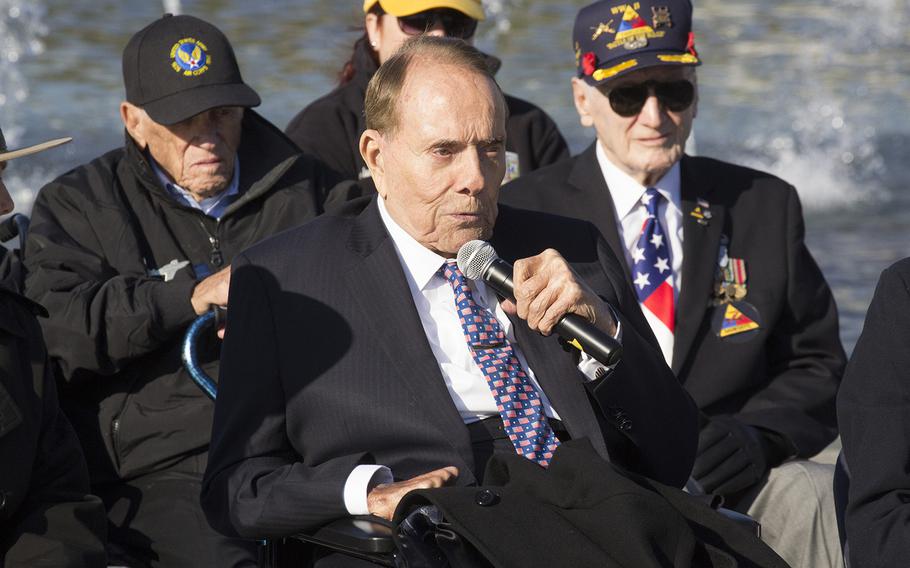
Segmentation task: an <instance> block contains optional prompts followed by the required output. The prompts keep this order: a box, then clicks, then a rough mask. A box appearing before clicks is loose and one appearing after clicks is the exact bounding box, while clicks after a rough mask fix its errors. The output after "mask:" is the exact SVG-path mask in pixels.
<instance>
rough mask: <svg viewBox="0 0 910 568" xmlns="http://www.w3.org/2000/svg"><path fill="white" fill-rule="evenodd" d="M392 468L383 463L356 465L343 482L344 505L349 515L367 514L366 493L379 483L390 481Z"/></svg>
mask: <svg viewBox="0 0 910 568" xmlns="http://www.w3.org/2000/svg"><path fill="white" fill-rule="evenodd" d="M392 481H394V478H393V477H392V470H390V469H389V468H387V467H386V466H384V465H358V466H357V467H355V468H354V471H352V472H351V473H350V474H349V475H348V479H347V481H345V482H344V507H345V509H347V510H348V513H350V514H351V515H369V514H370V509H369V506H368V505H367V494H368V493H369V492H370V488H371V487H374V486H376V485H378V484H380V483H392Z"/></svg>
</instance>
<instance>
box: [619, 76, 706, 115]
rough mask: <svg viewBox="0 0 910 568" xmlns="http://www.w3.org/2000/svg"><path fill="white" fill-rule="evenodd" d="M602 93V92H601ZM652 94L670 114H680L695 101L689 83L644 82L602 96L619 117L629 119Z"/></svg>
mask: <svg viewBox="0 0 910 568" xmlns="http://www.w3.org/2000/svg"><path fill="white" fill-rule="evenodd" d="M602 92H603V91H602ZM651 93H654V96H655V97H657V100H658V101H659V102H660V105H661V106H662V107H663V108H665V109H667V110H669V111H671V112H682V111H684V110H686V109H687V108H689V107H690V106H692V103H693V102H694V101H695V85H693V84H692V82H691V81H687V80H685V79H680V80H679V81H666V82H664V81H645V82H644V83H639V84H637V85H624V86H622V87H616V88H613V89H610V90H609V91H607V92H605V93H604V94H605V95H607V98H608V99H610V107H612V108H613V112H615V113H616V114H618V115H619V116H624V117H630V116H635V115H637V114H638V113H640V112H641V109H642V107H644V106H645V101H647V100H648V97H650V96H651Z"/></svg>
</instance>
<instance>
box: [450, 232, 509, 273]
mask: <svg viewBox="0 0 910 568" xmlns="http://www.w3.org/2000/svg"><path fill="white" fill-rule="evenodd" d="M497 258H499V255H497V254H496V249H494V248H493V245H491V244H490V243H488V242H486V241H479V240H475V241H468V242H466V243H465V244H463V245H461V248H460V249H458V258H457V259H456V262H457V263H458V270H461V273H462V274H464V275H465V278H468V279H470V280H481V279H482V278H483V274H484V272H486V270H487V268H489V266H490V264H491V263H492V262H493V261H494V260H496V259H497Z"/></svg>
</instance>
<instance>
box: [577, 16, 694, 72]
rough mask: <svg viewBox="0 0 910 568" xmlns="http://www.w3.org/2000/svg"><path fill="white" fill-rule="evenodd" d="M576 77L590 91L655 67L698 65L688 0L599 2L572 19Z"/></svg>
mask: <svg viewBox="0 0 910 568" xmlns="http://www.w3.org/2000/svg"><path fill="white" fill-rule="evenodd" d="M572 39H573V44H574V48H575V65H576V67H577V71H578V77H579V78H581V79H584V80H585V81H586V82H587V83H588V84H590V85H600V84H602V83H604V82H605V81H609V80H610V79H614V78H616V77H620V76H622V75H624V74H626V73H629V72H630V71H634V70H636V69H644V68H645V67H654V66H656V65H701V60H700V59H699V57H698V53H697V52H696V51H695V34H694V33H693V32H692V3H691V2H690V1H689V0H640V1H638V2H626V1H620V0H600V1H599V2H594V3H593V4H589V5H588V6H585V7H584V8H582V9H581V10H580V11H579V12H578V16H576V17H575V29H574V31H573V33H572Z"/></svg>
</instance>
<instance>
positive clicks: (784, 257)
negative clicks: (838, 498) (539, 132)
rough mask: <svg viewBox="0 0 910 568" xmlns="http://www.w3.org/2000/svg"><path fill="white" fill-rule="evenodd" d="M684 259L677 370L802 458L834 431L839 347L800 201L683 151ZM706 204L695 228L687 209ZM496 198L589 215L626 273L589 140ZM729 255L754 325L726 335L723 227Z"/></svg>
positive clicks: (715, 406)
mask: <svg viewBox="0 0 910 568" xmlns="http://www.w3.org/2000/svg"><path fill="white" fill-rule="evenodd" d="M681 197H682V214H683V236H684V238H683V265H682V272H683V274H682V288H681V289H680V294H679V299H678V302H677V306H676V336H675V341H674V347H673V364H672V368H673V371H674V372H675V373H676V374H677V376H678V377H679V379H680V381H681V382H682V383H683V384H684V386H685V387H686V390H688V391H689V393H690V394H691V395H692V398H694V399H695V402H696V403H697V404H698V406H699V408H700V409H701V410H702V411H704V412H705V413H707V414H708V415H709V416H714V415H720V414H732V415H734V416H735V417H736V418H738V419H740V420H742V421H743V422H745V423H747V424H750V425H753V426H758V427H761V428H765V429H767V430H771V431H773V432H778V433H780V434H782V435H784V436H785V437H786V438H787V439H789V442H791V443H792V444H793V446H794V448H791V449H795V450H796V453H797V455H799V456H803V457H807V456H811V455H813V454H815V453H817V452H818V451H819V450H821V449H822V448H824V447H825V446H826V445H827V444H828V443H829V442H831V440H833V439H834V437H835V436H836V434H837V422H836V418H835V409H834V397H835V394H836V392H837V386H838V383H839V381H840V377H841V374H842V372H843V367H844V362H845V359H846V357H845V355H844V351H843V348H842V347H841V343H840V338H839V336H838V324H837V309H836V307H835V305H834V298H833V296H832V295H831V291H830V290H829V288H828V285H827V283H826V282H825V279H824V277H823V276H822V274H821V271H820V270H819V268H818V266H817V265H816V264H815V261H814V260H813V259H812V255H810V254H809V251H808V249H807V248H806V246H805V244H804V242H803V236H804V232H805V230H804V226H803V217H802V210H801V207H800V203H799V198H798V196H797V194H796V191H795V190H794V189H793V187H792V186H790V185H788V184H786V183H785V182H783V181H781V180H780V179H778V178H776V177H774V176H771V175H769V174H766V173H762V172H758V171H755V170H750V169H747V168H743V167H739V166H735V165H732V164H727V163H724V162H720V161H718V160H713V159H710V158H696V157H689V156H686V157H684V158H683V160H682V192H681ZM699 198H701V199H703V200H705V201H707V202H708V203H709V204H710V210H711V214H712V218H711V219H710V220H709V222H708V224H707V225H701V224H699V223H698V222H697V220H696V218H695V217H693V216H692V215H691V212H692V211H693V210H694V208H695V207H696V206H697V204H698V203H697V199H699ZM500 202H501V203H507V204H509V205H513V206H516V207H524V208H527V209H534V210H541V211H547V212H550V213H555V214H558V215H566V216H569V217H576V218H579V219H585V220H588V221H591V222H592V223H594V224H595V225H596V226H597V228H598V229H600V232H601V233H602V234H603V235H604V237H605V238H606V240H607V242H608V243H609V244H610V247H611V248H612V249H613V251H614V253H615V254H616V256H617V257H618V258H621V259H623V263H622V264H623V267H624V270H625V271H626V277H627V278H629V279H630V280H631V275H630V274H629V271H628V265H627V264H626V262H625V257H624V256H623V255H624V252H623V245H622V244H621V242H620V238H619V232H618V230H617V228H616V214H615V211H614V207H613V200H612V198H611V197H610V194H609V189H608V188H607V185H606V181H605V180H604V177H603V174H602V172H601V169H600V166H599V164H598V162H597V157H596V154H595V146H594V145H592V146H591V147H590V148H588V150H586V151H585V152H584V153H582V154H580V155H579V156H576V157H575V158H573V159H571V160H569V161H566V162H562V163H560V164H556V165H555V166H551V167H549V168H545V169H542V170H539V171H537V172H533V173H531V174H529V175H527V176H523V177H521V178H519V179H518V180H516V181H514V182H512V183H510V184H508V185H506V186H505V187H503V191H502V194H501V197H500ZM722 234H724V235H726V236H727V237H728V238H729V240H730V243H729V255H730V256H731V257H733V258H742V259H745V261H746V268H747V273H748V295H747V296H746V298H745V300H746V301H747V302H749V303H751V304H752V305H754V306H755V307H756V308H757V309H758V312H759V314H760V320H761V321H760V324H761V329H760V330H759V331H758V332H757V333H753V334H751V337H749V338H748V341H745V342H740V341H739V340H740V339H746V336H740V337H736V336H734V338H735V339H736V341H733V340H730V339H721V338H720V337H719V336H718V335H717V333H716V332H714V331H712V330H711V323H712V318H714V317H716V316H717V314H716V310H717V309H718V308H715V307H713V306H712V305H711V297H712V293H713V287H714V284H715V271H716V269H717V264H718V250H719V245H720V241H721V235H722Z"/></svg>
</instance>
